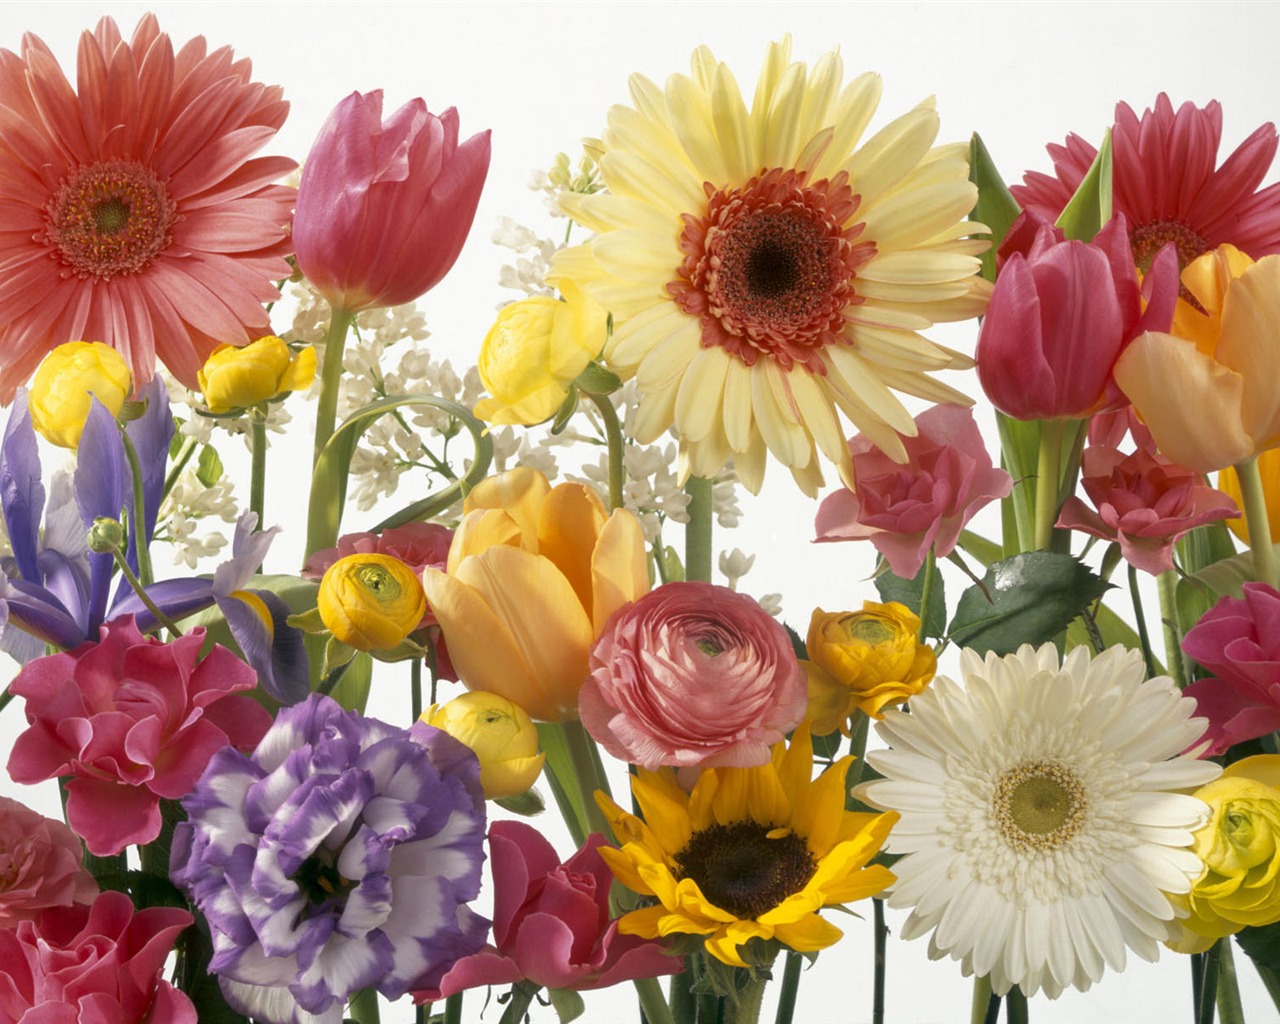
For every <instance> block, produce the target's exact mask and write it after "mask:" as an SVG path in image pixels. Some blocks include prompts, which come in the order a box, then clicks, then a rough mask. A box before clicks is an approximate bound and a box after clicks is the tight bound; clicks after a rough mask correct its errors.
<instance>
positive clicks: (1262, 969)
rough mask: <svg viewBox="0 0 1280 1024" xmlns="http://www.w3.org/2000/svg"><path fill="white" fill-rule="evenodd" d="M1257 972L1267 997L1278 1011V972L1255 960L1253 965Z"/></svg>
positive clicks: (1279, 991) (1279, 997) (1279, 1005)
mask: <svg viewBox="0 0 1280 1024" xmlns="http://www.w3.org/2000/svg"><path fill="white" fill-rule="evenodd" d="M1253 966H1254V967H1256V968H1257V970H1258V977H1259V978H1261V979H1262V984H1263V985H1264V986H1265V987H1266V990H1267V995H1269V996H1270V997H1271V1002H1272V1003H1274V1004H1275V1007H1276V1009H1277V1010H1280V971H1277V970H1276V969H1275V968H1274V967H1268V966H1267V965H1266V964H1260V963H1258V962H1257V961H1256V960H1255V961H1254V964H1253Z"/></svg>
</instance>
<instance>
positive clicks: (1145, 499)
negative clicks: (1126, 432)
mask: <svg viewBox="0 0 1280 1024" xmlns="http://www.w3.org/2000/svg"><path fill="white" fill-rule="evenodd" d="M1081 470H1082V475H1081V481H1080V482H1081V484H1082V485H1083V487H1084V492H1085V494H1087V495H1088V496H1089V500H1090V501H1092V502H1093V505H1094V508H1090V507H1089V506H1088V505H1086V504H1085V503H1084V502H1083V501H1081V500H1080V498H1078V497H1075V496H1072V497H1070V498H1068V499H1067V500H1066V501H1065V502H1064V503H1063V505H1062V510H1061V511H1060V512H1059V513H1058V522H1057V526H1058V528H1059V529H1064V530H1080V531H1082V532H1083V533H1088V534H1092V535H1093V536H1094V537H1101V538H1102V539H1103V540H1113V541H1118V542H1119V543H1120V551H1121V553H1122V554H1123V555H1124V557H1125V560H1126V561H1128V562H1129V564H1131V565H1133V566H1135V567H1136V568H1138V569H1141V570H1143V571H1144V572H1149V573H1151V574H1152V575H1153V576H1156V575H1159V574H1160V573H1162V572H1164V571H1165V570H1167V569H1172V568H1173V544H1174V541H1176V540H1177V539H1178V538H1179V537H1181V536H1182V535H1183V534H1185V533H1187V532H1188V531H1190V530H1193V529H1195V528H1196V527H1197V526H1202V525H1204V524H1205V523H1214V522H1217V521H1218V520H1220V519H1235V518H1238V517H1239V515H1240V511H1239V510H1238V509H1237V508H1236V503H1235V502H1234V501H1232V500H1231V498H1230V497H1229V496H1228V495H1226V494H1223V493H1222V492H1221V491H1217V490H1214V489H1213V488H1212V487H1210V486H1209V485H1208V484H1206V483H1205V482H1204V479H1203V477H1201V476H1200V474H1199V473H1193V472H1191V470H1189V469H1185V468H1183V467H1182V466H1179V465H1177V464H1176V463H1173V462H1170V461H1169V460H1168V459H1166V458H1164V457H1163V456H1161V455H1152V454H1151V453H1150V452H1146V451H1142V450H1139V451H1136V452H1134V453H1133V454H1131V455H1124V454H1122V453H1121V452H1119V451H1117V450H1116V449H1115V448H1110V447H1103V446H1093V447H1089V448H1086V449H1085V452H1084V458H1083V460H1082V462H1081ZM1094 509H1096V510H1097V511H1094Z"/></svg>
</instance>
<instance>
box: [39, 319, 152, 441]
mask: <svg viewBox="0 0 1280 1024" xmlns="http://www.w3.org/2000/svg"><path fill="white" fill-rule="evenodd" d="M132 391H133V374H132V373H130V372H129V364H128V363H127V362H125V360H124V357H123V356H121V355H120V353H119V352H117V351H116V350H115V349H113V348H112V347H111V346H110V345H104V344H103V343H102V342H100V341H69V342H67V343H66V344H63V345H59V346H58V347H57V348H55V349H54V350H53V351H52V352H50V353H49V354H48V355H47V356H45V359H44V362H42V363H41V364H40V368H39V369H38V370H36V375H35V378H34V379H33V380H32V381H31V395H30V398H29V400H28V401H29V403H30V409H31V425H32V426H33V427H35V429H36V431H37V432H38V433H39V434H40V435H41V436H42V437H44V439H45V440H46V441H49V442H51V443H53V444H56V445H58V446H59V447H62V448H77V447H79V445H80V434H81V433H82V432H83V431H84V421H85V420H86V419H87V418H88V416H89V409H90V408H91V407H92V405H93V399H95V398H96V399H97V400H98V401H99V402H101V403H102V404H103V405H104V406H106V407H107V411H108V412H110V413H111V415H112V416H119V415H120V409H121V408H122V407H123V406H124V401H125V399H126V398H128V397H129V395H130V393H131V392H132Z"/></svg>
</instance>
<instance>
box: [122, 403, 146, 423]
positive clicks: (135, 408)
mask: <svg viewBox="0 0 1280 1024" xmlns="http://www.w3.org/2000/svg"><path fill="white" fill-rule="evenodd" d="M146 414H147V403H146V402H145V401H141V402H134V401H127V402H125V403H124V404H123V405H121V406H120V412H119V413H118V414H117V415H116V422H117V423H132V422H133V421H134V420H140V419H142V417H143V416H145V415H146Z"/></svg>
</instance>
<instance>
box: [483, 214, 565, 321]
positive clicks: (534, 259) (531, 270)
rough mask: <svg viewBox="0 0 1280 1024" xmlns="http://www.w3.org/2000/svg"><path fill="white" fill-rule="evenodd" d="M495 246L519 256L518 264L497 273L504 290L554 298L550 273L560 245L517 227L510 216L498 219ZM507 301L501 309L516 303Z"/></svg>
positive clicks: (493, 236)
mask: <svg viewBox="0 0 1280 1024" xmlns="http://www.w3.org/2000/svg"><path fill="white" fill-rule="evenodd" d="M489 238H490V240H491V241H492V242H493V243H494V244H495V245H500V246H502V248H504V249H510V250H511V251H512V252H514V253H516V255H517V259H516V261H515V263H506V264H503V265H502V267H500V268H499V270H498V283H499V284H500V285H501V286H502V287H503V288H510V289H512V290H513V291H518V292H524V294H525V295H554V294H555V289H554V288H552V287H551V286H550V285H549V284H547V271H549V270H550V269H551V257H552V256H554V255H555V252H556V249H557V248H558V246H557V245H556V243H555V242H553V241H552V240H551V239H549V238H540V237H539V236H538V235H537V234H536V233H535V232H534V231H533V230H531V229H530V228H527V227H525V226H524V225H522V224H517V223H516V222H515V221H514V220H512V219H511V218H510V217H499V218H498V226H497V227H496V228H494V229H493V234H491V235H490V236H489ZM515 301H516V300H515V299H508V300H507V301H506V302H501V303H499V304H498V308H499V309H501V308H502V307H503V306H506V305H509V304H510V303H512V302H515Z"/></svg>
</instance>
